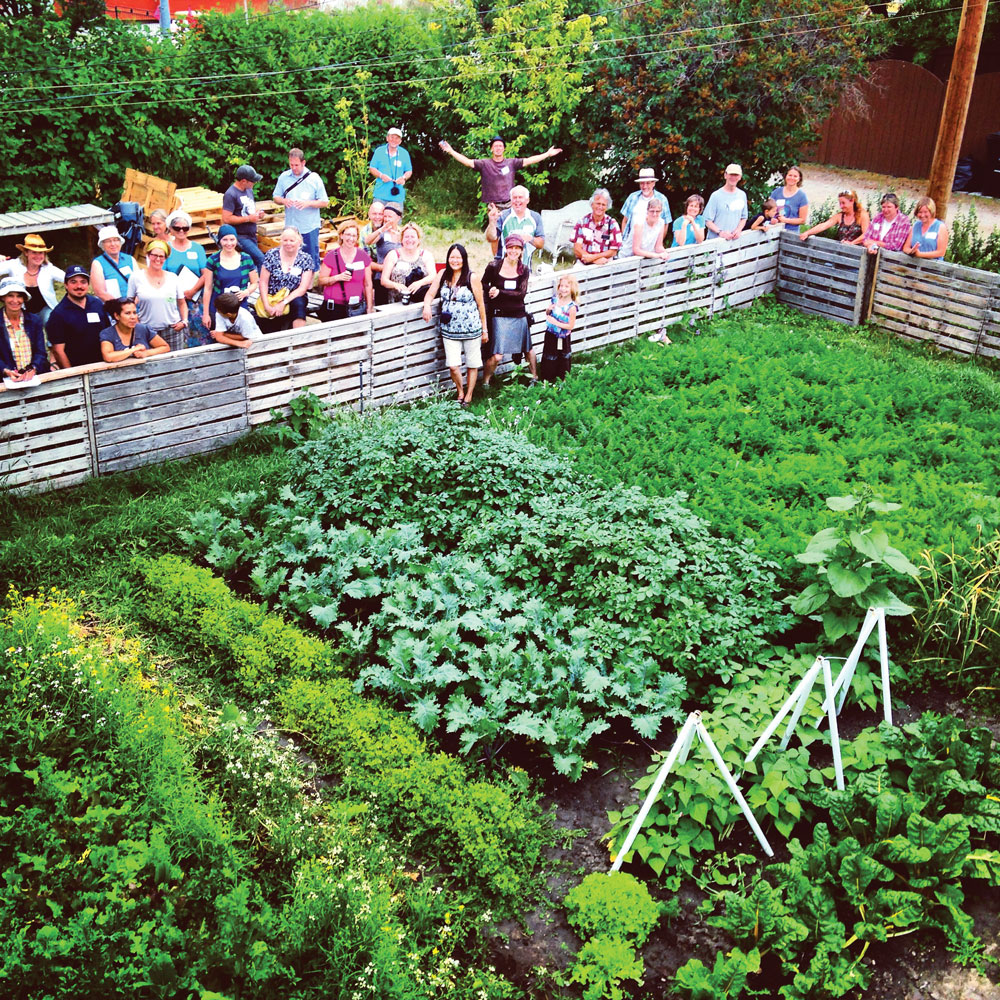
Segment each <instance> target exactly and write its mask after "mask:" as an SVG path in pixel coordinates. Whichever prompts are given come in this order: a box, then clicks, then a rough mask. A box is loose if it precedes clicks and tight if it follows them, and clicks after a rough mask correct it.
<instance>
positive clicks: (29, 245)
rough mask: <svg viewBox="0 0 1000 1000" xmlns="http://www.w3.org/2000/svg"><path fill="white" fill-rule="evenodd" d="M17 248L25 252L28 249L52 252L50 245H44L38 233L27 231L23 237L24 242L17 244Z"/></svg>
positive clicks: (38, 251)
mask: <svg viewBox="0 0 1000 1000" xmlns="http://www.w3.org/2000/svg"><path fill="white" fill-rule="evenodd" d="M17 249H18V250H23V251H24V252H25V253H27V252H28V251H29V250H33V251H35V252H36V253H51V252H52V247H47V246H46V245H45V240H43V239H42V238H41V236H39V235H38V233H28V235H27V236H25V237H24V242H23V243H18V244H17Z"/></svg>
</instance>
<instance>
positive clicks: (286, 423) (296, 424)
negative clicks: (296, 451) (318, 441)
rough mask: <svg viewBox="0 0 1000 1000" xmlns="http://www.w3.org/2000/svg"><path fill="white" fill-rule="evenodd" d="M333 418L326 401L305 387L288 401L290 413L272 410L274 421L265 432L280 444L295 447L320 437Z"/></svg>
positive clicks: (272, 419)
mask: <svg viewBox="0 0 1000 1000" xmlns="http://www.w3.org/2000/svg"><path fill="white" fill-rule="evenodd" d="M331 419H332V418H331V415H330V410H329V408H328V407H327V405H326V403H324V402H323V400H322V399H320V398H319V396H317V395H316V393H314V392H311V391H310V390H308V389H304V390H303V391H302V392H299V393H297V394H296V395H294V396H292V398H291V399H290V400H289V401H288V413H282V411H281V410H279V409H272V410H271V421H272V422H271V423H270V424H267V425H266V427H265V428H264V431H263V433H264V434H266V435H268V436H269V437H272V438H273V439H274V440H275V441H276V442H277V443H278V444H279V445H284V446H286V447H295V446H297V445H300V444H302V442H303V441H309V440H311V439H312V438H314V437H318V436H319V434H320V433H321V432H322V430H323V428H324V427H326V425H327V424H329V423H330V420H331Z"/></svg>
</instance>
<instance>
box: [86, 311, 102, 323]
mask: <svg viewBox="0 0 1000 1000" xmlns="http://www.w3.org/2000/svg"><path fill="white" fill-rule="evenodd" d="M87 322H88V323H100V322H101V317H100V316H98V315H97V313H95V312H89V313H87Z"/></svg>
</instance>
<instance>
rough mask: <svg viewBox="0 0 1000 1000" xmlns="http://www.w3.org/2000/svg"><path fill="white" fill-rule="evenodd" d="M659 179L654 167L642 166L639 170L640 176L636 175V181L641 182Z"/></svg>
mask: <svg viewBox="0 0 1000 1000" xmlns="http://www.w3.org/2000/svg"><path fill="white" fill-rule="evenodd" d="M659 179H660V178H659V177H657V176H656V171H655V170H654V169H653V168H652V167H642V168H640V170H639V176H638V177H636V183H639V184H641V183H642V182H643V181H658V180H659Z"/></svg>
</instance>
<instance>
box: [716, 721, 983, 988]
mask: <svg viewBox="0 0 1000 1000" xmlns="http://www.w3.org/2000/svg"><path fill="white" fill-rule="evenodd" d="M880 735H881V739H882V742H883V744H884V748H885V752H884V756H883V760H882V762H881V763H880V764H879V765H878V766H877V767H876V768H875V769H874V770H872V771H869V772H868V773H865V774H862V775H859V776H858V777H857V778H856V780H854V781H853V782H852V783H851V786H850V787H849V788H848V789H847V790H846V791H825V792H822V793H821V795H820V799H821V801H822V803H823V805H824V807H825V809H826V810H827V811H828V813H829V818H830V822H829V825H828V824H827V823H825V822H821V823H818V824H816V826H815V828H814V830H813V835H812V841H811V843H810V844H808V845H805V846H803V844H801V843H800V842H799V841H798V840H792V841H791V842H790V843H789V850H790V852H791V858H790V860H789V861H788V862H787V863H781V864H774V865H770V866H768V867H767V868H766V869H765V871H764V873H763V877H762V878H761V879H760V880H759V881H757V882H756V883H755V884H754V885H753V886H752V887H751V888H750V889H749V890H748V891H746V892H744V893H729V892H726V893H722V894H721V895H720V896H719V897H717V903H716V911H717V912H716V916H714V917H712V918H710V923H712V924H714V925H715V926H718V927H720V928H722V929H724V930H726V931H727V932H728V933H729V934H730V935H732V937H733V939H734V941H735V942H736V943H737V945H738V946H739V947H740V948H752V949H757V950H759V952H760V954H761V956H764V955H766V954H768V953H772V952H773V954H774V955H775V957H776V958H777V959H778V961H779V962H780V965H781V968H782V970H783V972H784V975H785V983H784V985H782V986H781V988H780V989H779V991H778V995H779V996H781V997H784V998H787V1000H796V998H802V1000H805V998H812V997H828V996H829V997H836V996H842V995H844V994H845V993H847V992H850V991H852V990H857V989H859V988H860V989H863V988H864V987H865V986H866V985H867V981H868V976H869V972H870V970H869V969H868V967H867V966H865V965H864V964H863V963H862V962H861V958H862V957H863V956H864V955H865V954H866V953H867V952H868V950H869V948H870V947H871V946H872V945H873V944H877V943H878V942H884V941H886V940H887V939H888V938H890V937H894V936H897V935H899V934H906V933H909V932H910V931H912V930H914V929H917V928H921V927H933V928H936V929H938V930H940V931H941V932H942V933H943V935H944V937H945V939H946V941H947V943H948V946H949V948H950V949H951V950H952V951H953V952H954V953H955V955H956V956H957V957H958V958H959V959H960V960H962V961H965V962H968V961H978V956H979V955H980V953H981V949H982V944H981V942H980V941H979V940H978V939H977V937H976V935H975V933H974V930H973V924H972V919H971V917H970V916H969V914H968V913H967V912H965V910H964V909H963V904H964V893H963V888H962V880H963V879H964V878H969V877H972V878H979V879H984V880H986V881H987V882H989V883H990V884H994V885H995V884H997V882H998V879H1000V851H997V850H996V847H997V844H998V842H1000V837H998V835H1000V797H997V796H996V795H995V792H992V791H990V789H991V788H993V789H995V788H996V785H997V779H998V778H1000V769H998V765H1000V754H998V752H997V750H996V748H995V747H994V746H993V739H992V735H991V734H990V733H989V732H988V731H987V730H974V729H973V730H970V729H966V728H965V726H964V724H963V723H961V722H960V721H959V720H957V719H953V718H944V719H942V718H939V717H936V716H933V715H925V716H924V717H923V718H922V719H921V720H920V721H919V722H917V723H911V724H908V725H907V726H905V727H903V728H902V729H901V730H900V729H894V728H893V727H890V726H888V725H886V724H883V725H882V727H881V729H880ZM984 782H987V783H988V784H984ZM973 841H975V846H974V844H973ZM717 964H718V963H717ZM734 995H738V994H734Z"/></svg>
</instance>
